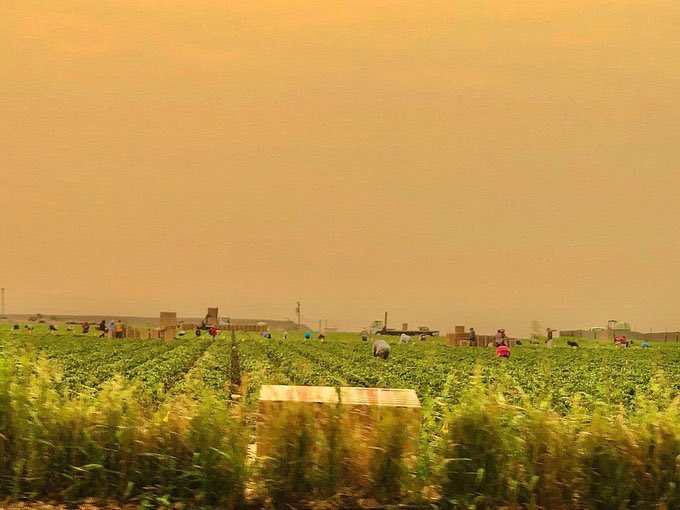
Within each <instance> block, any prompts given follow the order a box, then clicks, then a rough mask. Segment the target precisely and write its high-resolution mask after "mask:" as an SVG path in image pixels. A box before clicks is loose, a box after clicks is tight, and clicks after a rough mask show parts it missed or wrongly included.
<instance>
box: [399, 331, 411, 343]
mask: <svg viewBox="0 0 680 510" xmlns="http://www.w3.org/2000/svg"><path fill="white" fill-rule="evenodd" d="M410 343H411V337H410V336H408V335H407V334H406V333H402V334H401V336H400V337H399V344H410Z"/></svg>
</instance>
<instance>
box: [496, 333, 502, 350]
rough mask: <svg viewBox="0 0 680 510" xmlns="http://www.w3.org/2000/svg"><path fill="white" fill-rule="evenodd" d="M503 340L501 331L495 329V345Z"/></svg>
mask: <svg viewBox="0 0 680 510" xmlns="http://www.w3.org/2000/svg"><path fill="white" fill-rule="evenodd" d="M502 341H503V334H502V333H501V330H500V329H499V330H497V331H496V347H498V346H499V345H501V342H502Z"/></svg>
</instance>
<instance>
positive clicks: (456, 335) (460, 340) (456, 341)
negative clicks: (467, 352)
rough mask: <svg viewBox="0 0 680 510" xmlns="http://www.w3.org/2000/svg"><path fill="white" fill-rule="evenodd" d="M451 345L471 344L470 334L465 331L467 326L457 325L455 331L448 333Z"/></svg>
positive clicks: (465, 345)
mask: <svg viewBox="0 0 680 510" xmlns="http://www.w3.org/2000/svg"><path fill="white" fill-rule="evenodd" d="M446 341H447V343H448V345H449V346H450V347H467V346H469V345H470V334H469V333H466V332H465V326H456V327H455V330H454V332H453V333H448V334H447V335H446Z"/></svg>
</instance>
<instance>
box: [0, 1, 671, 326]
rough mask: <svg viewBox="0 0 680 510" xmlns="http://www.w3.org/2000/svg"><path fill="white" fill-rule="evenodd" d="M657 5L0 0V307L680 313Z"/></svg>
mask: <svg viewBox="0 0 680 510" xmlns="http://www.w3.org/2000/svg"><path fill="white" fill-rule="evenodd" d="M679 91H680V3H678V2H677V0H668V1H659V0H639V1H638V0H629V1H626V0H608V1H597V0H582V1H569V0H543V1H532V2H529V1H513V0H447V1H429V2H417V1H413V0H409V1H399V0H389V1H387V0H385V1H370V2H367V1H354V0H343V1H322V2H319V1H288V0H278V1H266V2H265V1H253V0H247V1H235V0H229V1H223V0H220V1H216V0H215V1H213V0H182V1H180V0H163V1H161V0H156V1H151V0H145V1H142V0H97V1H89V0H69V1H64V0H49V1H47V0H45V1H35V0H3V1H2V2H0V186H1V188H0V189H2V193H1V200H0V212H1V214H0V232H1V236H2V237H1V239H2V240H1V242H0V243H1V244H0V285H2V286H4V287H6V288H7V289H8V290H7V312H8V313H22V312H25V313H28V312H38V311H40V312H43V313H111V314H121V315H125V314H153V315H155V314H156V313H157V312H158V311H159V310H161V309H163V310H176V311H177V312H178V313H179V314H180V315H202V314H203V313H204V312H205V308H206V307H207V306H210V305H219V306H220V310H221V313H222V314H224V315H230V316H233V317H271V318H287V317H291V318H292V317H293V316H294V311H293V310H294V303H295V301H296V300H300V301H302V306H303V310H302V314H303V317H304V318H305V319H306V320H307V321H308V322H309V323H310V324H314V325H315V324H316V321H317V320H318V319H319V318H326V319H328V320H329V322H331V323H336V322H337V323H338V324H339V326H340V327H341V328H343V329H350V328H360V327H361V326H364V325H366V324H368V323H369V322H370V321H371V320H373V319H378V318H381V317H382V313H383V311H384V310H385V309H386V308H387V309H389V310H390V313H391V318H392V319H393V322H394V323H401V322H406V321H408V322H409V323H410V324H411V325H413V326H415V325H421V324H429V325H430V326H435V327H438V328H441V329H443V330H451V329H453V325H454V324H465V325H468V326H470V325H475V326H477V330H478V331H482V332H483V331H491V330H495V329H497V328H499V327H505V328H506V329H508V332H509V333H510V334H520V333H526V332H527V331H528V330H529V328H530V324H531V321H532V320H538V321H540V322H541V323H542V324H543V326H544V327H545V326H548V325H550V326H553V327H557V328H569V327H579V326H583V327H588V326H593V325H602V324H605V323H606V321H607V320H608V319H619V320H627V321H629V322H631V323H632V324H633V326H635V327H637V328H638V329H641V330H644V331H648V330H649V328H654V329H658V330H663V329H665V328H668V329H678V328H680V313H679V312H680V298H679V291H680V230H679V227H680V219H679V218H680V94H679Z"/></svg>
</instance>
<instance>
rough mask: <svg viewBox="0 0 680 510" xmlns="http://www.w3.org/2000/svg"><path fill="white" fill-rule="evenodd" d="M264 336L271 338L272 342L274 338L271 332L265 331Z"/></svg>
mask: <svg viewBox="0 0 680 510" xmlns="http://www.w3.org/2000/svg"><path fill="white" fill-rule="evenodd" d="M262 336H263V337H264V338H269V339H270V340H271V338H272V334H271V333H270V332H269V331H265V332H264V333H262Z"/></svg>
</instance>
